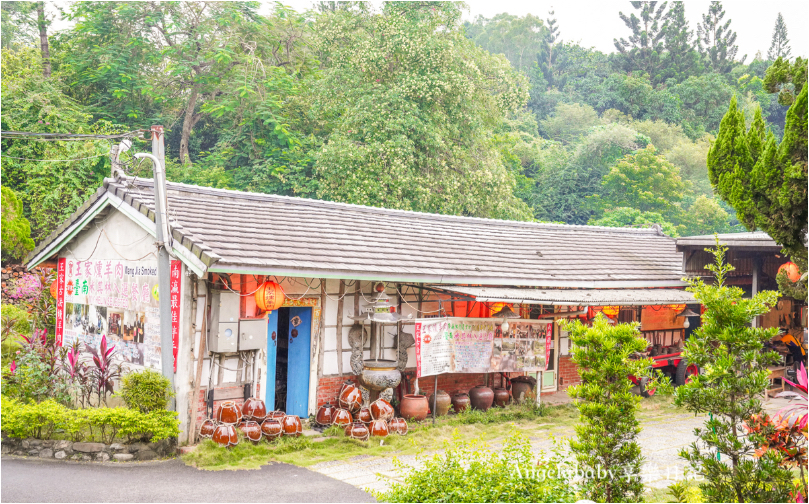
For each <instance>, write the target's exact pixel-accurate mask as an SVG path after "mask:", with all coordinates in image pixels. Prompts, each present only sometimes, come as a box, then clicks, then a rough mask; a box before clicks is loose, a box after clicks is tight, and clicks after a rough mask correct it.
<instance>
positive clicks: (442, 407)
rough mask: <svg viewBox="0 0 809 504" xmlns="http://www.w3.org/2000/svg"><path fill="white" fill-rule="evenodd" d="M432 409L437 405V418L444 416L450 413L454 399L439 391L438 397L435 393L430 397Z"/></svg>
mask: <svg viewBox="0 0 809 504" xmlns="http://www.w3.org/2000/svg"><path fill="white" fill-rule="evenodd" d="M428 401H429V406H430V408H432V407H433V405H434V404H435V416H444V415H446V414H447V413H449V408H450V406H452V398H451V397H450V396H449V394H447V393H446V392H444V391H443V390H439V391H438V397H436V394H435V392H433V394H432V395H430V398H429V399H428Z"/></svg>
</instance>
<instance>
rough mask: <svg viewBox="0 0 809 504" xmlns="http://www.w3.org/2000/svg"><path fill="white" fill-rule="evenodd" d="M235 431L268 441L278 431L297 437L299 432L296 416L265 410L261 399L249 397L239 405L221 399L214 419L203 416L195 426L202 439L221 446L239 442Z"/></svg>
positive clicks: (257, 440) (278, 433)
mask: <svg viewBox="0 0 809 504" xmlns="http://www.w3.org/2000/svg"><path fill="white" fill-rule="evenodd" d="M238 431H241V432H242V434H243V435H244V437H246V438H247V439H248V440H250V441H252V442H253V443H258V442H259V441H261V438H262V437H264V438H265V439H267V440H272V439H275V438H277V437H278V436H281V435H282V434H286V435H291V436H300V435H301V433H302V432H303V426H302V425H301V421H300V418H298V417H296V416H287V415H286V414H285V413H284V412H283V411H271V412H269V413H267V409H266V406H265V405H264V401H262V400H261V399H257V398H255V397H252V398H250V399H248V400H246V401H245V402H244V404H242V406H241V407H239V405H238V404H237V403H236V402H235V401H225V402H223V403H222V404H221V405H220V406H219V409H218V410H217V411H216V416H215V419H213V420H212V419H210V418H208V419H206V420H205V421H203V422H202V425H200V428H199V435H200V437H202V438H210V439H212V440H213V441H214V442H215V443H216V444H218V445H220V446H224V447H231V446H236V445H237V444H238V443H239V436H238Z"/></svg>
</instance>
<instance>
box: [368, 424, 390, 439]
mask: <svg viewBox="0 0 809 504" xmlns="http://www.w3.org/2000/svg"><path fill="white" fill-rule="evenodd" d="M370 430H371V435H372V436H374V437H386V436H387V435H388V434H389V433H390V430H389V429H388V422H386V421H384V420H374V423H372V424H371V429H370Z"/></svg>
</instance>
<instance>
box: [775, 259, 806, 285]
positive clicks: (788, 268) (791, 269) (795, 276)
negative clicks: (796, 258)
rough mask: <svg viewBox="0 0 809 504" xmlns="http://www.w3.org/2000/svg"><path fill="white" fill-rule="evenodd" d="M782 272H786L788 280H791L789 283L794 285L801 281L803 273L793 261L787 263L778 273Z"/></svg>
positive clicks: (780, 267)
mask: <svg viewBox="0 0 809 504" xmlns="http://www.w3.org/2000/svg"><path fill="white" fill-rule="evenodd" d="M782 271H784V272H786V275H787V278H789V281H790V282H792V283H795V282H797V281H798V280H800V279H801V271H800V270H799V269H798V265H797V264H795V263H794V262H792V261H790V262H785V263H784V264H782V265H781V266H779V267H778V273H781V272H782Z"/></svg>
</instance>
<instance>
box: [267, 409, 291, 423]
mask: <svg viewBox="0 0 809 504" xmlns="http://www.w3.org/2000/svg"><path fill="white" fill-rule="evenodd" d="M285 416H287V414H286V413H284V412H283V411H270V412H269V413H267V418H272V419H274V420H278V421H279V422H283V421H284V417H285Z"/></svg>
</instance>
